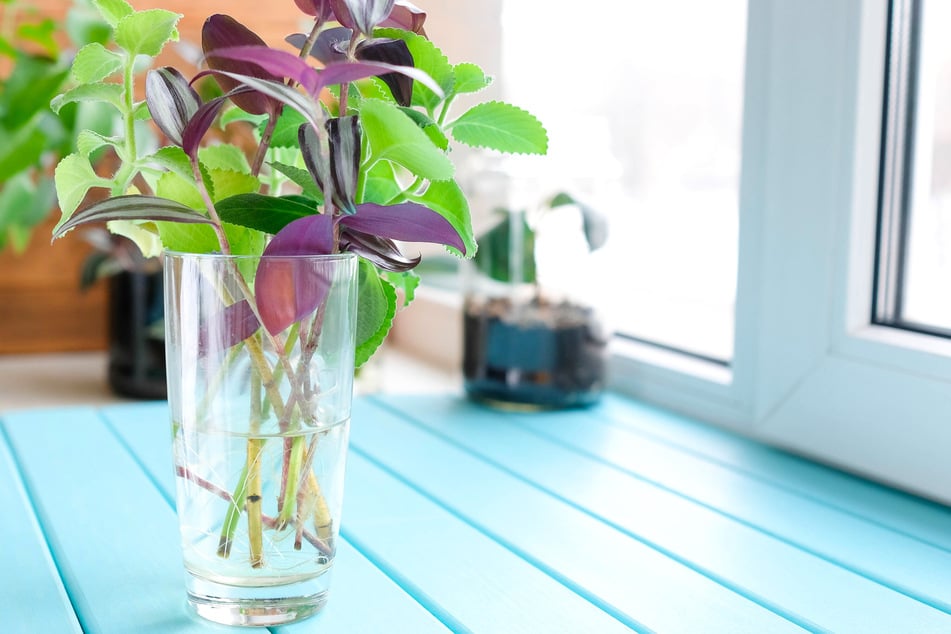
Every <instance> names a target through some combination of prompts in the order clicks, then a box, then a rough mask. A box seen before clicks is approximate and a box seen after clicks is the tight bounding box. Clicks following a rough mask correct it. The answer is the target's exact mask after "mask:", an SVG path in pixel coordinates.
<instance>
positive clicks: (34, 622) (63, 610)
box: [0, 420, 82, 634]
mask: <svg viewBox="0 0 951 634" xmlns="http://www.w3.org/2000/svg"><path fill="white" fill-rule="evenodd" d="M0 508H2V509H3V520H2V521H0V544H2V545H3V548H0V570H2V571H3V581H2V582H0V615H2V620H3V631H4V632H6V633H8V634H35V633H36V632H63V633H64V634H66V633H69V632H75V633H76V634H82V628H80V627H79V621H78V620H77V619H76V614H75V612H73V606H72V604H71V603H70V601H69V596H68V595H67V594H66V588H65V587H64V586H63V582H62V580H61V579H60V577H59V571H58V570H57V569H56V564H55V563H54V562H53V557H52V555H51V554H50V552H49V549H48V548H47V545H46V538H45V537H44V535H43V531H42V530H41V529H40V525H39V523H38V522H37V520H36V516H35V515H34V513H33V506H32V504H30V501H29V498H28V497H27V494H26V491H25V490H24V488H23V482H22V480H21V479H20V474H19V471H18V470H17V466H16V464H15V463H14V460H13V456H12V455H11V453H10V448H9V445H8V443H7V441H6V436H5V434H4V433H3V421H2V420H0Z"/></svg>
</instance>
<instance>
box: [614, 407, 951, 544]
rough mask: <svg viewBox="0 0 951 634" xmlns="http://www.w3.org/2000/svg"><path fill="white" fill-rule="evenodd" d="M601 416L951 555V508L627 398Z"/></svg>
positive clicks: (646, 435) (623, 426)
mask: <svg viewBox="0 0 951 634" xmlns="http://www.w3.org/2000/svg"><path fill="white" fill-rule="evenodd" d="M598 412H599V419H600V420H603V421H605V422H608V423H610V424H612V425H616V426H618V427H622V428H624V429H628V430H631V431H636V432H637V433H639V434H641V435H642V436H645V437H649V438H652V439H654V440H656V441H659V442H664V443H667V444H670V445H672V446H674V447H676V448H678V449H679V450H681V451H684V452H689V453H693V454H695V455H699V456H702V457H704V458H705V459H707V460H709V461H711V462H715V463H717V464H721V465H724V466H727V467H730V468H732V469H734V470H736V471H738V472H739V473H743V474H747V475H749V476H751V477H755V478H758V479H760V480H762V481H764V482H767V483H769V484H771V485H773V486H774V487H777V488H780V489H784V490H788V491H790V492H794V493H797V494H799V495H802V496H805V497H808V498H810V499H813V500H816V501H817V502H820V503H823V504H828V505H830V506H834V507H836V508H839V509H841V510H843V511H844V512H847V513H851V514H853V515H856V516H859V517H862V518H865V519H867V520H869V521H871V522H875V523H878V524H881V525H882V526H887V527H889V528H891V529H893V530H895V531H899V532H901V533H904V534H906V535H908V536H910V537H913V538H915V539H919V540H921V541H923V542H925V543H929V544H932V545H934V546H938V547H939V548H943V549H945V550H949V551H951V513H949V512H948V507H947V506H944V505H941V504H937V503H934V502H929V501H926V500H922V499H921V498H917V497H914V496H912V495H908V494H907V493H903V492H901V491H896V490H894V489H890V488H887V487H885V486H882V485H880V484H877V483H874V482H870V481H869V480H864V479H862V478H859V477H856V476H854V475H851V474H848V473H844V472H842V471H838V470H835V469H832V468H830V467H826V466H823V465H821V464H818V463H816V462H812V461H809V460H805V459H802V458H799V457H797V456H794V455H791V454H789V453H786V452H784V451H780V450H778V449H774V448H771V447H768V446H766V445H764V444H762V443H758V442H755V441H752V440H749V439H747V438H743V437H741V436H738V435H736V434H733V433H730V432H728V431H725V430H722V429H719V428H717V427H714V426H711V425H705V424H702V423H698V422H696V421H692V420H690V419H687V418H684V417H682V416H679V415H677V414H674V413H671V412H667V411H664V410H661V409H658V408H654V407H651V406H649V405H645V404H643V403H639V402H637V401H634V400H631V399H628V398H625V397H622V396H618V395H608V396H606V397H605V399H604V401H603V403H602V406H601V407H600V408H599V410H598ZM602 414H603V416H601V415H602Z"/></svg>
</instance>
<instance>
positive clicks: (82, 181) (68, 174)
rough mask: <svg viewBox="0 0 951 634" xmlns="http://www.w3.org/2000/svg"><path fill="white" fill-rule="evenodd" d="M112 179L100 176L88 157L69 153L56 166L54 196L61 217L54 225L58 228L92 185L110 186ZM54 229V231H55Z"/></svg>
mask: <svg viewBox="0 0 951 634" xmlns="http://www.w3.org/2000/svg"><path fill="white" fill-rule="evenodd" d="M111 186H112V181H109V180H106V179H104V178H100V177H99V176H98V175H97V174H96V172H95V171H94V170H93V168H92V165H90V163H89V159H87V158H85V157H84V156H81V155H79V154H70V155H69V156H67V157H66V158H64V159H63V160H62V161H60V162H59V165H57V166H56V196H57V199H58V200H59V208H60V209H61V210H62V212H63V219H62V220H60V222H59V224H58V225H57V226H56V230H59V229H60V228H61V227H62V226H63V225H64V224H65V223H66V221H67V220H68V219H69V218H70V216H71V215H72V213H73V212H74V211H76V208H77V207H79V204H80V203H81V202H82V201H83V199H84V198H85V197H86V194H87V193H88V192H89V190H90V189H92V188H93V187H106V188H108V187H111ZM56 230H54V233H55V231H56Z"/></svg>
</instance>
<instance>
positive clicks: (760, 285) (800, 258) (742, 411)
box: [613, 0, 951, 502]
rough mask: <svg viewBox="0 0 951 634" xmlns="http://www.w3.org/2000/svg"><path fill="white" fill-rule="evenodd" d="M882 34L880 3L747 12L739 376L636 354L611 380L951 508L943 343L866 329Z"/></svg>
mask: <svg viewBox="0 0 951 634" xmlns="http://www.w3.org/2000/svg"><path fill="white" fill-rule="evenodd" d="M887 22H888V2H887V1H886V0H865V1H861V2H859V1H850V2H827V1H823V0H808V1H797V2H788V1H787V0H753V1H752V2H751V3H750V7H749V36H748V38H749V39H748V49H747V69H746V99H745V115H744V139H743V157H744V158H743V173H742V185H741V209H740V241H739V245H740V246H739V248H740V252H739V267H738V268H739V271H740V273H739V280H738V289H737V315H736V333H737V336H736V341H737V343H736V348H735V351H734V360H733V364H732V376H730V377H729V378H728V380H722V378H721V380H719V381H716V382H709V381H706V382H704V381H699V380H698V378H697V376H696V375H689V374H684V373H683V372H682V371H681V370H682V368H681V367H678V366H679V364H680V363H682V362H681V361H680V360H677V359H675V358H673V357H671V358H669V359H668V360H669V361H672V363H668V364H667V366H666V367H659V366H658V365H656V363H652V362H649V361H647V359H646V358H645V357H644V356H643V355H640V354H638V352H637V351H636V350H622V351H620V352H621V354H618V355H617V356H616V357H615V363H614V368H613V369H614V372H613V375H614V376H615V377H616V379H617V387H618V388H619V389H622V390H624V391H627V392H630V393H632V394H634V395H637V396H639V397H640V398H643V399H646V400H649V401H652V402H655V403H658V404H662V405H664V406H666V407H670V408H673V409H676V410H680V411H683V412H685V413H687V414H689V415H691V416H694V417H697V418H700V419H703V420H709V421H712V422H716V423H719V424H721V425H724V426H727V427H729V428H732V429H734V430H736V431H739V432H742V433H744V434H747V435H750V436H752V437H754V438H757V439H760V440H763V441H766V442H769V443H772V444H776V445H778V446H781V447H785V448H788V449H791V450H793V451H796V452H800V453H803V454H805V455H808V456H812V457H815V458H818V459H821V460H823V461H826V462H829V463H831V464H833V465H836V466H838V467H841V468H845V469H847V470H851V471H854V472H857V473H859V474H863V475H867V476H871V477H874V478H876V479H879V480H882V481H884V482H886V483H889V484H892V485H895V486H898V487H901V488H904V489H908V490H911V491H913V492H917V493H919V494H923V495H926V496H929V497H932V498H934V499H937V500H940V501H943V502H951V460H949V458H948V455H949V452H948V450H949V448H951V341H948V340H945V339H940V338H937V337H932V336H928V335H921V334H916V333H912V332H905V331H900V330H896V329H893V328H887V327H881V326H876V325H873V324H872V320H871V312H872V311H871V307H872V298H873V292H874V289H873V277H874V275H873V274H874V266H875V244H876V224H877V203H878V180H879V169H880V166H879V163H880V150H879V148H880V137H881V127H882V124H881V122H882V95H883V88H884V74H885V73H884V58H885V46H886V37H885V35H886V30H887ZM948 292H951V289H948Z"/></svg>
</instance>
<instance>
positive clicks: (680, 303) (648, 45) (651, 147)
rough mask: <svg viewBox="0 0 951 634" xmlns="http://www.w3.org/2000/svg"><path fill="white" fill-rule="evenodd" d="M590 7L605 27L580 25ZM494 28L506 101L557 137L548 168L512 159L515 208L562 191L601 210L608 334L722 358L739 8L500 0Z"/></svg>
mask: <svg viewBox="0 0 951 634" xmlns="http://www.w3.org/2000/svg"><path fill="white" fill-rule="evenodd" d="M540 6H544V7H545V8H544V10H539V7H540ZM606 7H609V8H606ZM592 11H596V12H597V13H598V17H599V18H603V19H604V20H605V21H606V22H609V24H606V25H605V28H604V29H602V30H600V31H598V30H597V29H594V28H592V27H591V26H590V24H589V23H588V22H583V21H582V19H581V16H579V13H583V14H584V19H585V20H587V19H588V18H591V17H592V16H591V15H590V14H589V12H592ZM574 24H579V25H580V24H584V25H585V26H583V27H582V28H581V30H579V31H578V32H577V34H576V36H575V37H567V31H568V30H570V29H571V28H573V25H574ZM503 27H504V28H503V73H502V75H503V78H504V86H503V89H504V92H505V95H506V98H507V99H509V100H511V101H513V102H514V103H517V104H519V105H521V106H523V107H525V108H527V109H529V110H531V111H532V112H534V113H535V114H537V115H538V116H539V117H540V118H541V119H542V121H543V122H544V123H545V124H546V126H547V127H548V129H549V132H550V137H551V147H550V153H549V157H548V158H545V159H542V162H539V160H538V159H528V160H526V161H525V162H524V163H520V161H517V160H516V161H513V162H512V163H511V164H507V165H506V171H507V172H508V173H509V174H512V175H513V179H512V181H513V182H512V184H511V187H512V191H513V194H512V195H513V197H514V198H515V200H513V202H512V204H515V205H531V204H533V203H535V202H537V201H539V200H540V199H543V198H545V197H547V196H550V195H551V194H552V193H555V192H558V191H562V190H566V189H567V190H569V191H570V192H571V193H572V194H573V195H575V196H576V197H579V198H581V199H582V200H584V201H585V202H587V203H588V204H589V205H591V206H593V207H595V208H597V209H599V210H601V211H603V212H605V213H607V214H609V217H610V221H611V229H610V231H611V233H610V239H609V243H608V246H607V247H606V248H605V249H603V250H602V252H600V253H599V254H598V256H599V257H600V258H603V259H604V260H605V262H606V264H607V274H606V275H605V276H604V279H603V280H601V283H602V284H603V286H604V287H605V291H606V292H605V294H604V296H605V297H607V298H608V309H609V316H610V317H611V318H612V320H613V325H614V326H615V327H616V328H617V329H618V331H619V332H621V333H624V334H628V335H631V336H634V337H636V338H639V339H644V340H650V341H653V342H656V343H660V344H663V345H666V346H672V347H675V348H678V349H682V350H686V351H690V352H693V353H697V354H701V355H704V356H708V357H713V358H716V359H720V360H724V361H728V360H729V359H730V358H731V357H732V350H733V307H734V299H735V294H736V261H737V233H738V227H737V221H738V190H739V171H740V136H741V135H740V128H741V122H742V104H743V73H744V51H745V42H746V2H745V1H744V0H720V1H718V2H709V1H708V0H670V1H667V2H657V1H656V0H630V1H628V2H623V3H621V2H614V3H608V4H607V5H605V6H601V5H598V7H597V8H594V7H593V6H592V7H586V6H580V7H579V5H578V3H577V2H574V1H568V0H549V1H548V2H545V3H544V4H539V3H538V2H537V0H505V4H504V12H503ZM528 28H530V31H526V29H528ZM536 34H538V35H537V36H536ZM548 34H557V35H558V36H557V37H554V36H550V35H548Z"/></svg>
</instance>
